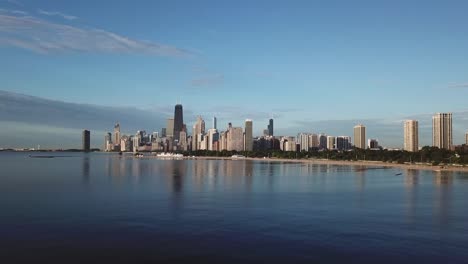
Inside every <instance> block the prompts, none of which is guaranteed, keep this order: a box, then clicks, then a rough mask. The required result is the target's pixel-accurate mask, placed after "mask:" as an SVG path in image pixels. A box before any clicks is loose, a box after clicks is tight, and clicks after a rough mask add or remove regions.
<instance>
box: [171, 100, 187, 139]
mask: <svg viewBox="0 0 468 264" xmlns="http://www.w3.org/2000/svg"><path fill="white" fill-rule="evenodd" d="M183 129H184V113H183V108H182V105H181V104H176V106H175V110H174V132H173V133H174V134H173V135H174V139H177V140H179V137H180V132H181V131H183Z"/></svg>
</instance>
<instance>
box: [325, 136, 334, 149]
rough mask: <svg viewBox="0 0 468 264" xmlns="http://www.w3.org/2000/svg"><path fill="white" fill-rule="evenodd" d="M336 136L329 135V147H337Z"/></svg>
mask: <svg viewBox="0 0 468 264" xmlns="http://www.w3.org/2000/svg"><path fill="white" fill-rule="evenodd" d="M335 142H336V138H335V137H334V136H328V137H327V149H330V150H331V149H335Z"/></svg>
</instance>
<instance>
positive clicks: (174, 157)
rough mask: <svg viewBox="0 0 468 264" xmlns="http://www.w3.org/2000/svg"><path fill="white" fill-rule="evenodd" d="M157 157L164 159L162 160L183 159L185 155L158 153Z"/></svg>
mask: <svg viewBox="0 0 468 264" xmlns="http://www.w3.org/2000/svg"><path fill="white" fill-rule="evenodd" d="M156 157H157V158H162V159H181V158H183V157H184V155H183V154H180V153H171V152H167V153H166V152H163V153H158V154H157V155H156Z"/></svg>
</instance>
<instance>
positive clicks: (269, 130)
mask: <svg viewBox="0 0 468 264" xmlns="http://www.w3.org/2000/svg"><path fill="white" fill-rule="evenodd" d="M268 135H269V136H273V118H271V119H270V123H269V124H268Z"/></svg>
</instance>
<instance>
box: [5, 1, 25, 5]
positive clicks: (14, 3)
mask: <svg viewBox="0 0 468 264" xmlns="http://www.w3.org/2000/svg"><path fill="white" fill-rule="evenodd" d="M7 2H8V3H10V4H13V5H16V6H24V4H23V3H21V2H20V1H17V0H7Z"/></svg>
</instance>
